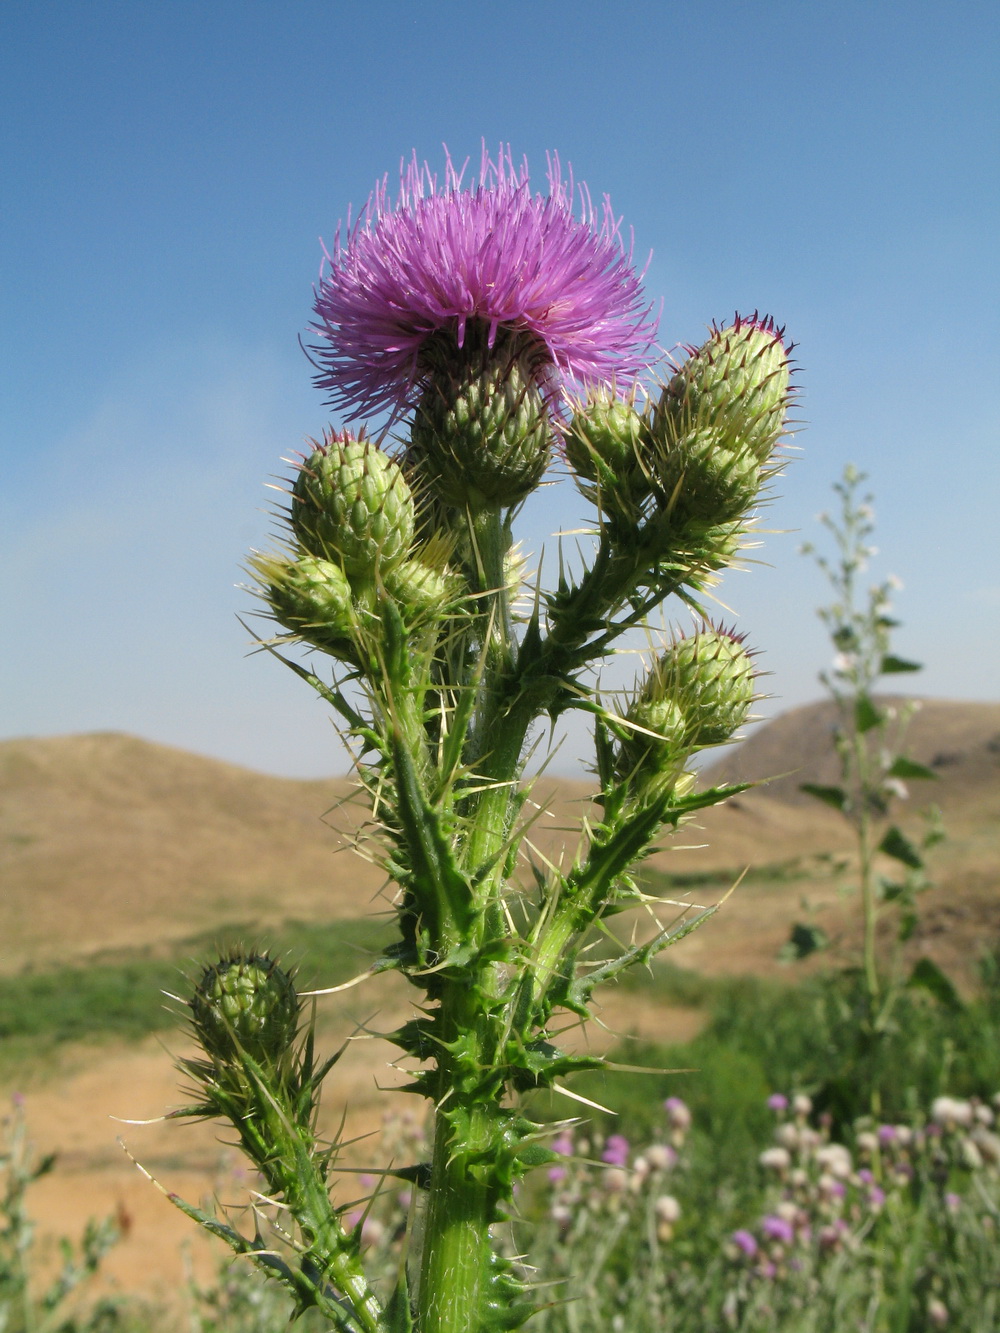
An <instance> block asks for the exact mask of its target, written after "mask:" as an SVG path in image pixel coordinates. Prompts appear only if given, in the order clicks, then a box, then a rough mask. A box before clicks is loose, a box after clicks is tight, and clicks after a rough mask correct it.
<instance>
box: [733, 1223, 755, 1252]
mask: <svg viewBox="0 0 1000 1333" xmlns="http://www.w3.org/2000/svg"><path fill="white" fill-rule="evenodd" d="M732 1241H733V1244H734V1245H735V1246H736V1247H737V1248H738V1249H740V1250H742V1251H743V1253H744V1254H745V1255H746V1257H747V1258H748V1259H752V1258H753V1257H754V1255H755V1254H756V1253H757V1238H756V1236H755V1235H754V1234H753V1232H752V1231H747V1230H745V1228H743V1227H740V1228H739V1230H738V1231H734V1232H733V1235H732Z"/></svg>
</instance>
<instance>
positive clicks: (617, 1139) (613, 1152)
mask: <svg viewBox="0 0 1000 1333" xmlns="http://www.w3.org/2000/svg"><path fill="white" fill-rule="evenodd" d="M628 1154H629V1142H628V1139H627V1138H626V1137H625V1135H624V1134H609V1135H608V1137H607V1139H606V1140H605V1143H604V1151H603V1152H602V1153H601V1161H602V1162H607V1163H608V1164H609V1165H610V1166H627V1165H628Z"/></svg>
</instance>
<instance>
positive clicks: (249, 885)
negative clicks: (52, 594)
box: [0, 701, 1000, 972]
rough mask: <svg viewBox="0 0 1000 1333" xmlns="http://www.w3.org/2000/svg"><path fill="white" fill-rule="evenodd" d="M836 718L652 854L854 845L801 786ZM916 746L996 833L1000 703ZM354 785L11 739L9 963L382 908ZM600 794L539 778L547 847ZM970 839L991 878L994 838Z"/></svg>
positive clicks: (122, 750) (2, 861)
mask: <svg viewBox="0 0 1000 1333" xmlns="http://www.w3.org/2000/svg"><path fill="white" fill-rule="evenodd" d="M832 721H833V715H832V712H831V710H830V708H829V706H828V705H825V704H817V705H812V706H810V707H807V708H802V709H796V710H794V711H793V712H790V713H787V714H784V715H783V716H781V717H779V718H777V719H775V720H774V721H772V722H769V723H767V724H766V725H764V726H762V727H761V728H759V729H758V730H757V731H756V732H755V733H754V734H753V735H752V736H751V738H750V739H749V740H747V741H746V742H745V743H744V744H743V745H741V746H739V747H734V748H733V749H732V750H731V751H729V752H727V753H726V754H725V755H724V756H723V758H722V760H721V761H720V762H719V763H717V764H716V765H715V766H714V767H713V768H711V769H709V770H707V772H706V773H705V774H704V775H703V779H702V780H703V781H706V782H707V781H720V780H726V781H738V780H746V779H750V778H756V779H759V778H766V777H773V778H774V781H772V782H770V783H769V784H768V785H767V786H764V787H760V788H757V789H756V790H754V791H752V792H749V793H747V794H746V795H743V796H740V797H739V798H737V799H735V800H733V801H731V802H729V803H728V804H727V805H726V806H725V807H723V808H721V809H715V810H710V811H708V812H706V813H705V814H704V816H703V817H701V818H700V819H699V820H698V821H697V822H696V823H694V824H692V825H690V826H688V827H685V828H684V829H682V830H681V832H680V833H679V834H678V836H677V837H676V838H674V839H673V840H671V842H670V843H668V844H667V849H666V850H664V851H662V852H660V853H658V854H657V855H656V857H654V858H653V862H652V864H653V865H654V866H656V867H658V868H660V869H663V870H666V871H669V872H673V873H681V874H684V875H690V874H692V873H695V874H698V873H708V872H710V871H714V870H719V871H725V872H727V873H728V872H730V871H738V870H739V869H741V868H742V867H744V866H746V865H767V864H772V865H773V864H775V863H785V862H789V861H792V860H794V859H796V858H808V857H810V856H814V855H815V854H816V853H817V852H821V851H829V850H833V849H838V848H841V849H842V848H844V847H845V846H846V845H847V838H846V831H845V828H844V826H843V822H842V821H841V820H840V818H839V816H838V815H837V814H836V812H834V811H832V810H830V809H828V808H826V807H824V806H821V805H820V804H819V803H817V802H812V801H809V800H808V798H805V797H802V796H801V794H800V793H799V791H798V784H799V783H800V782H802V781H819V782H827V781H833V780H834V778H835V761H834V758H833V755H832V750H831V746H830V728H831V725H832ZM911 739H912V752H913V754H914V756H915V757H916V758H918V759H920V760H921V761H922V762H924V763H927V764H929V765H930V766H932V767H933V768H934V769H935V771H937V772H938V773H939V774H940V778H941V781H940V782H939V783H935V784H933V787H934V790H933V791H929V790H928V791H926V792H925V791H923V790H921V791H920V792H919V793H916V794H915V796H916V797H917V798H918V799H919V800H920V801H927V800H935V801H937V802H939V803H940V804H942V805H943V806H944V807H945V808H946V810H947V812H948V818H949V822H950V823H952V824H953V825H954V827H955V828H956V829H959V830H962V829H977V828H980V827H982V826H985V822H986V821H991V827H994V828H995V827H996V824H997V822H998V817H1000V780H998V779H1000V705H998V704H966V703H947V702H940V701H929V702H927V703H926V704H925V706H924V707H923V709H922V710H921V712H920V713H918V715H917V717H916V718H915V719H914V722H913V727H912V734H911ZM792 770H794V772H791V771H792ZM789 774H791V775H789ZM777 775H789V776H777ZM927 785H928V786H929V785H930V784H927ZM353 790H354V789H353V784H352V783H351V781H350V780H349V779H346V778H333V779H329V780H324V781H294V780H290V779H287V778H276V777H269V776H266V775H264V774H260V773H255V772H251V771H250V770H247V769H243V768H239V767H236V766H235V765H232V764H226V763H222V762H220V761H218V760H214V759H206V758H203V757H201V756H199V755H194V754H189V753H187V752H184V751H181V750H175V749H171V748H169V747H167V746H163V745H155V744H152V743H151V742H148V741H143V740H138V739H136V738H134V737H130V736H124V735H119V734H113V733H101V734H95V735H84V736H64V737H54V738H44V739H39V738H35V739H31V738H29V739H23V740H11V741H5V742H0V884H2V886H3V887H2V893H0V970H3V971H5V972H16V971H20V970H21V969H22V968H23V967H25V966H29V965H34V966H40V965H43V964H45V963H48V962H51V961H56V960H63V959H73V958H84V957H87V956H91V955H93V954H95V953H98V952H100V951H102V950H108V949H134V948H142V947H149V948H153V949H156V948H160V947H162V948H168V947H169V946H170V945H171V944H172V943H176V941H178V940H181V939H184V938H187V937H189V936H191V935H194V934H198V933H201V932H205V931H210V930H212V929H215V928H218V927H221V926H223V925H233V924H240V923H243V922H246V923H247V925H248V927H249V928H253V927H255V926H256V927H260V926H266V925H269V924H276V923H278V922H280V921H282V920H285V919H288V918H298V919H307V920H308V919H318V920H332V919H336V918H338V917H345V916H351V917H357V916H361V915H364V914H365V913H367V912H372V911H378V910H383V909H384V907H385V903H384V901H382V900H380V899H379V896H378V895H379V890H380V888H381V886H382V883H383V876H382V873H381V871H380V870H379V869H378V868H377V867H376V866H374V865H372V864H371V863H370V862H369V861H367V860H364V859H362V858H361V857H359V856H357V855H355V854H353V853H352V852H351V851H350V850H349V844H350V843H351V841H352V839H353V837H354V835H355V833H356V831H357V829H358V827H359V825H360V823H361V821H362V820H363V818H364V810H363V808H362V806H361V805H360V804H359V803H358V802H356V801H352V799H351V796H352V792H353ZM588 794H589V788H588V787H587V786H586V785H585V784H582V783H580V784H577V783H572V782H565V781H556V780H554V779H543V780H542V781H540V782H539V783H538V784H537V785H536V788H535V790H534V792H533V798H534V799H535V800H536V801H537V802H538V803H539V804H540V805H541V806H542V807H543V813H542V814H541V816H540V817H539V819H538V820H537V823H536V824H535V826H534V828H533V830H532V838H533V839H535V840H536V841H537V842H538V844H539V845H540V846H541V848H542V849H543V851H544V852H545V854H546V855H547V856H552V857H558V856H559V854H560V849H561V848H562V847H563V846H564V845H565V844H566V843H567V842H571V840H572V838H573V829H574V828H575V825H576V821H577V820H578V818H579V815H580V814H581V813H582V812H583V811H584V810H585V809H586V806H587V796H588ZM914 804H916V800H915V801H914ZM971 836H972V835H971V834H970V837H971ZM976 839H978V841H977V840H976ZM966 841H967V842H968V843H969V847H970V848H971V849H972V850H973V851H975V852H976V864H977V865H980V866H981V867H982V874H983V875H985V876H987V880H988V876H989V865H990V856H991V855H992V851H991V849H992V848H993V847H994V844H993V843H989V844H988V845H987V844H986V843H983V842H982V839H981V838H979V835H978V834H977V835H976V838H974V839H973V840H972V841H971V842H970V841H969V838H967V839H966ZM977 849H978V850H977ZM993 864H995V860H994V862H993ZM984 882H986V881H984Z"/></svg>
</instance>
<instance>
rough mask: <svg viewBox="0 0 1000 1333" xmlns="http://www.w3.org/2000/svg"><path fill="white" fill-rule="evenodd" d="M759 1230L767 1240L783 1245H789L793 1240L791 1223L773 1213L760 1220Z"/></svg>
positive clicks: (793, 1233)
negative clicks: (779, 1242)
mask: <svg viewBox="0 0 1000 1333" xmlns="http://www.w3.org/2000/svg"><path fill="white" fill-rule="evenodd" d="M760 1229H761V1231H762V1232H763V1233H764V1235H765V1236H767V1238H768V1240H778V1241H781V1243H782V1244H783V1245H791V1243H792V1241H793V1240H794V1239H795V1229H794V1228H793V1226H792V1224H791V1222H789V1221H788V1220H787V1219H786V1218H784V1217H776V1216H775V1215H774V1214H773V1213H772V1214H770V1215H768V1216H767V1217H765V1218H763V1219H762V1221H761V1224H760Z"/></svg>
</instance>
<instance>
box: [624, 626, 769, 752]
mask: <svg viewBox="0 0 1000 1333" xmlns="http://www.w3.org/2000/svg"><path fill="white" fill-rule="evenodd" d="M753 700H754V669H753V662H752V660H751V656H750V653H749V652H748V651H747V649H746V648H744V647H743V642H742V637H741V636H738V635H733V634H730V633H728V632H727V631H726V630H723V629H714V628H712V627H707V628H705V629H702V630H699V631H698V632H697V633H695V634H692V635H690V636H689V637H686V638H682V639H678V640H677V641H676V642H675V643H672V644H671V645H670V647H669V648H668V649H667V650H666V652H665V653H663V654H662V655H661V656H660V657H659V658H657V660H656V662H655V663H654V664H653V667H652V670H651V671H650V673H649V675H648V676H647V677H646V680H645V682H644V684H643V687H642V690H641V691H640V693H639V695H638V697H637V698H636V700H635V701H634V703H633V704H632V706H631V707H630V708H629V710H628V713H627V714H626V718H627V720H628V721H629V722H631V723H634V724H635V726H636V727H637V728H642V730H641V731H640V730H636V731H632V732H630V733H629V735H627V736H626V738H625V739H624V740H623V741H622V744H621V749H620V752H619V759H618V770H619V774H620V775H621V776H622V777H627V776H629V775H635V776H636V777H640V776H642V777H645V778H648V777H651V776H654V775H661V774H665V773H668V772H671V771H673V770H677V771H680V770H681V769H682V768H683V765H684V763H685V762H686V760H687V758H688V756H689V755H690V754H691V752H692V751H694V750H700V749H703V748H704V747H706V746H709V745H722V744H723V743H724V742H725V741H728V740H729V739H730V738H731V737H732V735H733V733H734V732H735V731H736V730H737V729H738V728H739V727H740V726H742V724H743V723H744V722H745V721H746V718H747V714H748V713H749V711H750V708H751V705H752V704H753ZM648 732H653V733H655V735H652V736H651V735H647V734H645V733H648Z"/></svg>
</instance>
